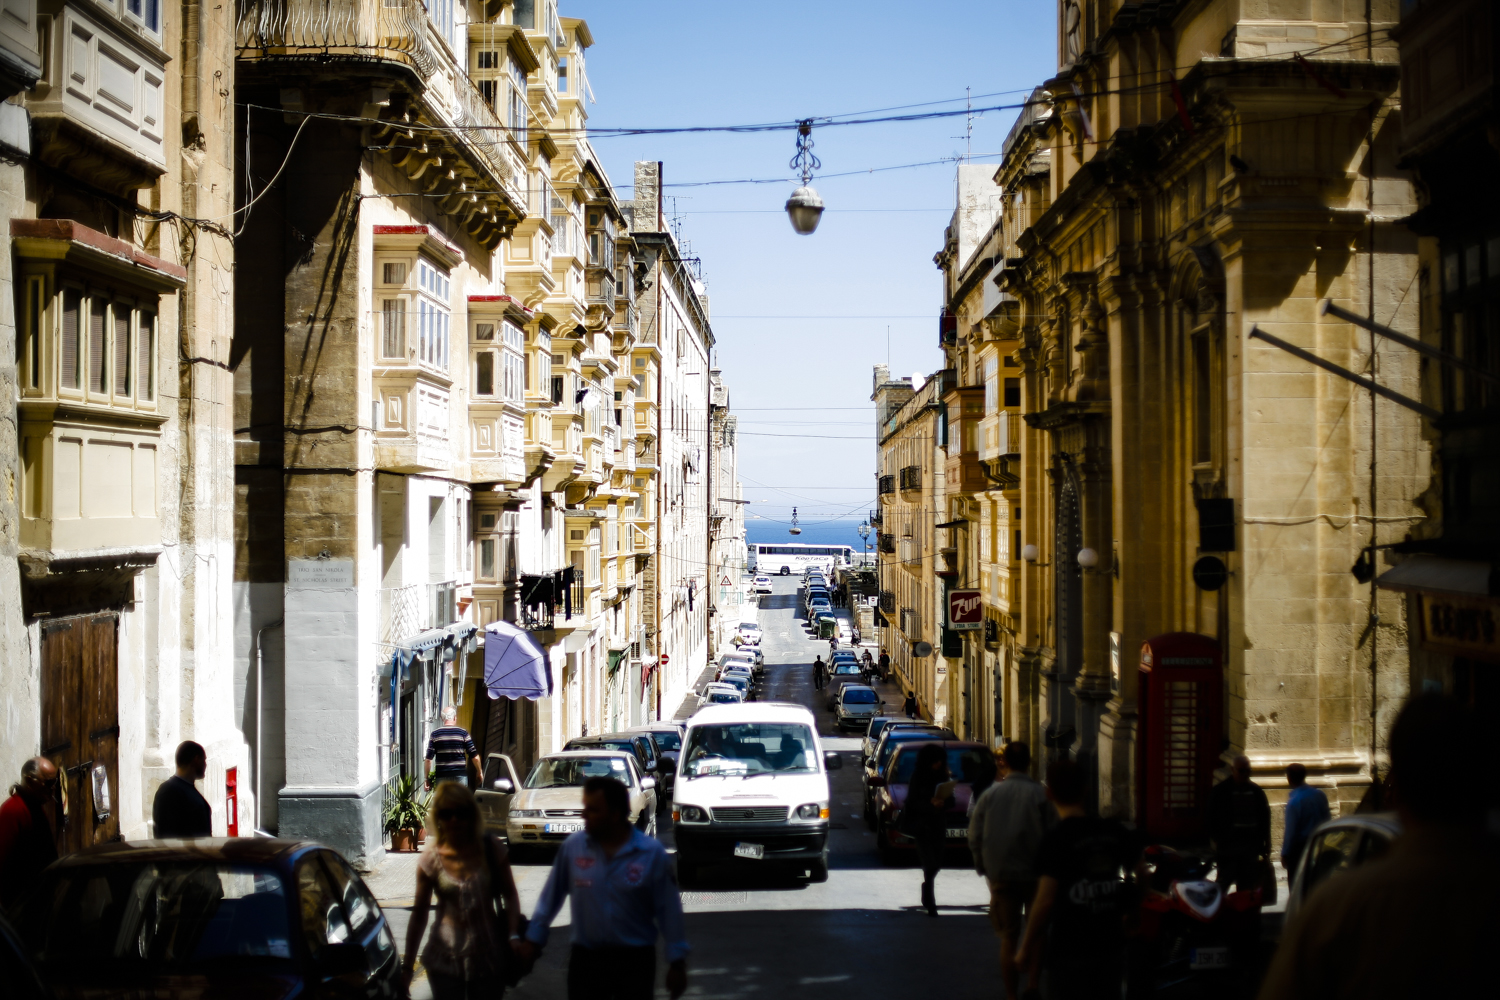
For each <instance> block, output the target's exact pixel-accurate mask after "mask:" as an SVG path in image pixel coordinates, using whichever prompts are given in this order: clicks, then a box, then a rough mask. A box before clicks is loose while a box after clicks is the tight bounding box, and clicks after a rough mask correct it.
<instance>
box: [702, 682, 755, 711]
mask: <svg viewBox="0 0 1500 1000" xmlns="http://www.w3.org/2000/svg"><path fill="white" fill-rule="evenodd" d="M744 700H745V698H744V696H743V695H742V694H740V689H739V688H737V687H735V686H734V685H733V684H720V683H719V682H718V681H711V682H709V683H708V684H705V685H703V693H702V694H700V695H699V696H698V707H699V709H702V708H703V707H704V706H705V705H738V704H739V703H740V702H742V701H744Z"/></svg>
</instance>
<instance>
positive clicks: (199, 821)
mask: <svg viewBox="0 0 1500 1000" xmlns="http://www.w3.org/2000/svg"><path fill="white" fill-rule="evenodd" d="M207 773H208V751H207V750H204V749H203V747H202V745H201V744H198V743H194V742H193V741H192V740H186V741H184V742H182V743H179V744H178V745H177V773H176V774H174V775H172V776H171V777H170V778H168V779H167V780H166V781H163V782H162V783H161V786H160V787H158V788H157V789H156V798H155V799H154V800H153V801H152V803H151V821H152V823H151V833H152V836H154V837H157V838H158V839H160V838H165V837H183V838H187V837H212V836H213V832H214V831H213V822H214V811H213V807H212V806H210V805H209V804H208V800H207V799H205V798H204V797H203V795H202V793H200V792H199V791H198V786H197V785H195V784H194V782H195V781H198V780H200V779H201V778H202V777H203V776H204V775H205V774H207Z"/></svg>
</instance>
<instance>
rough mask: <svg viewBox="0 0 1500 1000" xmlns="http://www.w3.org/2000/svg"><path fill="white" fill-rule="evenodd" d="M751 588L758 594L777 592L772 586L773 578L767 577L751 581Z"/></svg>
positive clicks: (758, 577) (763, 576) (762, 576)
mask: <svg viewBox="0 0 1500 1000" xmlns="http://www.w3.org/2000/svg"><path fill="white" fill-rule="evenodd" d="M750 587H751V589H753V590H754V591H755V592H756V593H757V594H771V593H775V591H776V588H775V587H773V586H772V585H771V578H770V577H769V576H765V575H761V576H757V577H756V578H755V579H754V580H753V581H751V583H750Z"/></svg>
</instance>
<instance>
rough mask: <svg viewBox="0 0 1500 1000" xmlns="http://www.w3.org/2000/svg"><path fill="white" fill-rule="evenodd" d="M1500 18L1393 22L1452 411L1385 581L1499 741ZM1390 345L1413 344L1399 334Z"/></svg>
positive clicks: (1425, 684) (1422, 8)
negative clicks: (1499, 100)
mask: <svg viewBox="0 0 1500 1000" xmlns="http://www.w3.org/2000/svg"><path fill="white" fill-rule="evenodd" d="M1497 29H1500V22H1497V19H1496V16H1495V7H1494V4H1491V3H1485V2H1483V0H1458V2H1453V3H1432V2H1425V3H1419V2H1407V3H1403V4H1402V5H1401V23H1400V24H1399V25H1398V26H1397V28H1396V29H1395V30H1394V31H1393V32H1392V35H1393V37H1394V38H1395V39H1396V43H1397V45H1398V47H1399V49H1400V54H1401V111H1402V114H1401V136H1400V144H1399V145H1400V151H1401V155H1402V157H1403V162H1404V163H1405V164H1407V165H1409V166H1410V168H1411V170H1412V172H1413V176H1414V179H1415V181H1416V190H1417V196H1418V197H1417V204H1418V208H1417V210H1416V212H1414V213H1413V214H1412V215H1411V216H1409V217H1408V218H1407V219H1406V220H1405V225H1406V227H1407V229H1409V230H1410V231H1411V232H1412V233H1414V234H1415V235H1416V236H1417V256H1418V265H1417V267H1418V269H1417V286H1416V288H1415V289H1414V294H1415V295H1416V297H1417V303H1418V307H1419V310H1418V313H1419V326H1420V335H1421V340H1422V342H1423V343H1425V344H1426V345H1428V348H1429V351H1430V350H1431V349H1433V348H1436V349H1437V350H1438V351H1441V352H1444V354H1437V355H1434V354H1429V360H1428V361H1426V362H1425V363H1424V366H1425V370H1424V372H1423V377H1422V383H1421V393H1420V398H1421V400H1422V401H1423V402H1424V403H1426V404H1427V405H1428V406H1430V407H1432V408H1433V409H1434V410H1436V411H1438V412H1439V413H1440V414H1442V416H1441V417H1440V418H1439V419H1437V420H1435V421H1433V422H1432V424H1431V426H1430V429H1429V430H1428V431H1427V433H1426V437H1427V439H1428V440H1429V441H1430V442H1431V446H1432V448H1433V450H1434V460H1433V462H1432V469H1431V479H1430V481H1429V482H1428V483H1427V490H1426V492H1425V493H1424V494H1423V495H1422V497H1421V498H1420V502H1421V504H1422V508H1423V510H1424V511H1425V512H1426V513H1427V515H1428V517H1427V519H1426V520H1424V521H1420V522H1418V523H1417V524H1415V525H1414V526H1413V529H1414V530H1413V531H1412V533H1411V536H1410V538H1408V539H1405V540H1402V541H1401V542H1400V543H1399V544H1395V545H1393V546H1392V547H1391V548H1389V549H1387V550H1385V551H1386V553H1387V560H1388V561H1389V562H1391V563H1395V564H1396V565H1395V566H1394V568H1391V569H1389V570H1387V571H1386V572H1384V573H1383V574H1382V575H1381V576H1380V577H1379V578H1378V580H1377V582H1378V584H1379V585H1380V586H1382V587H1385V588H1388V589H1391V590H1393V591H1398V592H1401V593H1402V594H1403V595H1404V596H1405V598H1406V602H1407V614H1408V616H1409V620H1410V621H1411V622H1412V623H1413V624H1412V627H1411V628H1410V630H1409V632H1408V638H1409V641H1410V650H1411V658H1412V689H1413V690H1414V691H1423V690H1434V689H1437V690H1442V691H1446V692H1448V693H1450V694H1453V695H1455V696H1456V697H1458V698H1460V699H1462V700H1464V701H1466V702H1467V703H1469V704H1470V705H1471V706H1472V707H1473V708H1474V710H1475V714H1476V717H1477V718H1478V720H1479V721H1480V723H1481V725H1483V726H1484V727H1485V730H1486V735H1487V736H1488V738H1487V739H1484V740H1482V741H1481V744H1480V745H1481V746H1485V747H1488V748H1490V752H1492V753H1493V748H1494V747H1495V746H1496V745H1497V744H1496V740H1495V736H1496V725H1497V722H1500V680H1497V678H1500V673H1497V670H1496V666H1497V664H1500V632H1497V629H1496V621H1497V619H1500V601H1497V593H1496V585H1495V583H1494V580H1495V567H1496V565H1497V564H1500V478H1497V473H1500V419H1497V412H1500V411H1497V408H1496V407H1497V402H1500V192H1497V191H1496V187H1495V183H1494V179H1495V178H1496V177H1497V176H1500V142H1497V139H1500V131H1497V121H1496V112H1495V94H1496V87H1495V83H1496V71H1497V68H1500V62H1497V60H1500V40H1497V35H1496V31H1497ZM1377 319H1378V320H1379V321H1381V322H1385V319H1386V316H1385V315H1384V314H1381V313H1377ZM1401 329H1406V328H1405V327H1402V328H1401ZM1381 349H1382V350H1383V351H1401V350H1403V348H1400V347H1397V346H1396V345H1394V344H1391V343H1389V342H1388V341H1387V342H1386V343H1384V344H1382V345H1381ZM1444 355H1446V356H1444ZM1373 568H1374V567H1372V569H1373ZM1380 568H1382V569H1384V565H1383V564H1382V565H1381V566H1380ZM1478 770H1479V771H1480V772H1481V773H1487V774H1489V775H1490V776H1491V778H1490V798H1491V802H1492V803H1493V802H1495V801H1497V800H1500V785H1497V782H1496V780H1495V779H1494V777H1493V776H1494V774H1495V769H1494V768H1493V767H1489V768H1486V767H1483V766H1480V767H1478Z"/></svg>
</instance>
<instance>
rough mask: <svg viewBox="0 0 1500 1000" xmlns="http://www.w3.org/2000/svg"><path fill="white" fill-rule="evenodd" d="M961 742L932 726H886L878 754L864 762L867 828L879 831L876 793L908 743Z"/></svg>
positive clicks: (878, 746) (926, 723)
mask: <svg viewBox="0 0 1500 1000" xmlns="http://www.w3.org/2000/svg"><path fill="white" fill-rule="evenodd" d="M957 738H958V735H957V734H956V733H954V732H952V731H951V730H948V729H944V728H943V727H941V726H936V725H933V724H932V723H930V722H925V723H922V724H920V725H911V726H899V727H898V726H891V725H888V726H886V727H885V731H884V732H882V733H881V734H880V742H879V743H877V744H876V745H875V752H874V753H872V754H869V755H867V756H866V757H865V758H864V762H863V763H864V774H863V776H862V777H863V780H864V791H865V802H864V813H865V824H866V825H867V826H869V828H870V829H871V830H873V829H875V793H876V790H877V789H879V787H880V786H881V784H882V783H884V781H885V770H886V767H887V766H888V765H889V764H890V762H891V755H892V754H894V753H895V752H896V750H897V748H899V747H901V746H904V745H905V744H907V743H920V742H927V743H931V742H932V741H933V740H943V739H950V740H951V739H957Z"/></svg>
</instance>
